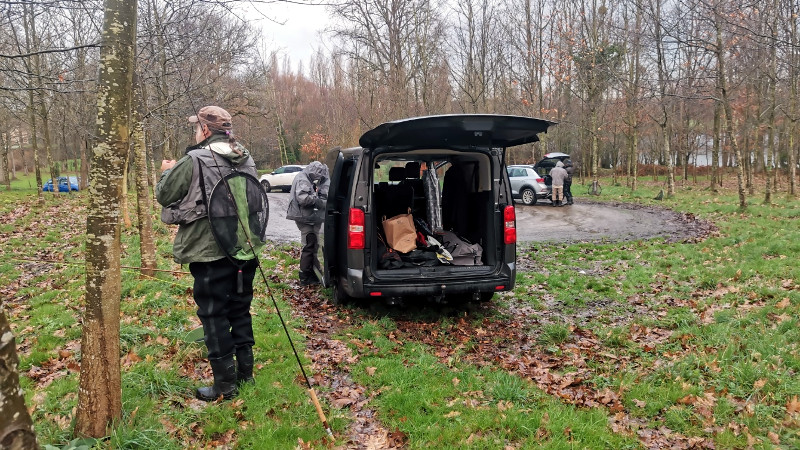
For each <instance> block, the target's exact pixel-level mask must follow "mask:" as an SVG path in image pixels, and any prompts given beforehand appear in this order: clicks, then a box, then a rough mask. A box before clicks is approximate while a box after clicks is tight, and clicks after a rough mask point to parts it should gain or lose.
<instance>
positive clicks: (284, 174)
mask: <svg viewBox="0 0 800 450" xmlns="http://www.w3.org/2000/svg"><path fill="white" fill-rule="evenodd" d="M305 167H306V166H301V165H298V164H289V165H286V166H281V167H278V168H277V169H275V171H274V172H272V173H268V174H265V175H261V178H259V179H258V181H260V182H261V185H262V186H264V190H265V191H267V192H269V191H270V190H272V189H280V190H282V191H283V192H289V190H290V189H291V188H292V182H293V181H294V177H296V176H297V174H298V173H300V172H302V171H303V169H305Z"/></svg>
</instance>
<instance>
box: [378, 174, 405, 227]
mask: <svg viewBox="0 0 800 450" xmlns="http://www.w3.org/2000/svg"><path fill="white" fill-rule="evenodd" d="M405 178H406V168H405V167H390V168H389V181H392V182H397V184H389V183H383V182H381V183H379V184H378V185H377V186H375V195H374V200H375V212H376V216H377V217H378V219H379V220H380V219H382V218H383V216H386V218H387V219H388V218H390V217H394V216H396V215H398V214H407V213H408V209H409V208H411V207H412V206H413V204H414V189H413V188H412V187H411V186H410V185H408V184H403V183H402V181H403V180H405Z"/></svg>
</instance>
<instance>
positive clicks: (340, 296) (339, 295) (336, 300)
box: [331, 280, 353, 305]
mask: <svg viewBox="0 0 800 450" xmlns="http://www.w3.org/2000/svg"><path fill="white" fill-rule="evenodd" d="M352 300H353V297H350V296H349V295H347V292H345V291H344V289H343V288H342V287H341V286H340V285H339V283H338V280H336V281H334V282H333V297H332V298H331V303H333V304H334V305H344V304H346V303H349V302H351V301H352Z"/></svg>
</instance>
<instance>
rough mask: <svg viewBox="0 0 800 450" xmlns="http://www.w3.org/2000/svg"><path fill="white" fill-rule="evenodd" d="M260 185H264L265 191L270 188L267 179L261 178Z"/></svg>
mask: <svg viewBox="0 0 800 450" xmlns="http://www.w3.org/2000/svg"><path fill="white" fill-rule="evenodd" d="M261 185H262V186H264V190H265V191H267V192H269V190H270V189H272V186H270V185H269V181H267V180H261Z"/></svg>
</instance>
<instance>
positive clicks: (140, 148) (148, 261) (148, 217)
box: [132, 83, 156, 278]
mask: <svg viewBox="0 0 800 450" xmlns="http://www.w3.org/2000/svg"><path fill="white" fill-rule="evenodd" d="M136 88H137V91H139V93H141V91H140V90H141V87H140V86H139V84H138V83H136ZM134 97H135V101H136V103H137V105H138V107H137V113H136V115H135V117H136V122H135V123H134V124H133V136H132V138H133V155H134V164H133V165H134V167H135V168H136V214H137V216H138V217H139V221H138V225H139V254H140V255H141V259H142V263H141V267H142V271H141V276H142V277H143V278H144V277H152V276H153V273H154V270H153V269H155V268H156V245H155V239H154V237H153V200H152V197H151V195H150V182H149V180H150V177H149V176H148V173H147V145H146V142H145V134H144V119H143V117H142V116H143V114H142V112H143V111H142V110H143V108H142V107H141V101H142V100H141V97H140V96H138V95H135V96H134Z"/></svg>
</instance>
